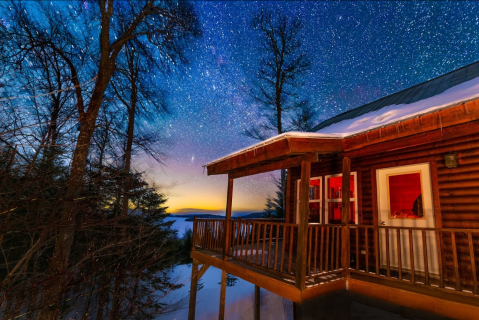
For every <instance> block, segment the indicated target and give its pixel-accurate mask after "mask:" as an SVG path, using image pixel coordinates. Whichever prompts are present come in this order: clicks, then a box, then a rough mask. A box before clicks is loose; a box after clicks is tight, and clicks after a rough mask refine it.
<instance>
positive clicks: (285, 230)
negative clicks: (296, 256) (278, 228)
mask: <svg viewBox="0 0 479 320" xmlns="http://www.w3.org/2000/svg"><path fill="white" fill-rule="evenodd" d="M287 232H288V227H287V226H283V247H282V248H281V257H280V261H281V266H280V268H279V271H280V272H283V266H284V256H285V251H286V250H285V249H286V235H287Z"/></svg>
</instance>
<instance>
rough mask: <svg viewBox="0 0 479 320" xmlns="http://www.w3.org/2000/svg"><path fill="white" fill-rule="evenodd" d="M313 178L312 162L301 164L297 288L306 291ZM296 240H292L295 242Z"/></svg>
mask: <svg viewBox="0 0 479 320" xmlns="http://www.w3.org/2000/svg"><path fill="white" fill-rule="evenodd" d="M310 177H311V162H306V161H303V162H301V194H300V197H299V199H300V200H299V201H300V202H299V224H298V243H297V249H296V287H298V288H299V289H300V290H304V289H305V280H306V250H307V246H308V242H307V241H308V215H309V179H310ZM293 240H294V239H292V238H291V239H290V241H293Z"/></svg>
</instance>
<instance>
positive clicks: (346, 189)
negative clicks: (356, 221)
mask: <svg viewBox="0 0 479 320" xmlns="http://www.w3.org/2000/svg"><path fill="white" fill-rule="evenodd" d="M350 185H351V159H349V158H348V157H344V158H343V180H342V188H343V190H342V195H341V197H342V207H341V223H342V224H348V223H349V221H350V220H351V219H350V212H349V211H350V205H349V204H350V198H351V196H350Z"/></svg>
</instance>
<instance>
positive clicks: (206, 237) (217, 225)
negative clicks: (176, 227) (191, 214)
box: [193, 219, 226, 253]
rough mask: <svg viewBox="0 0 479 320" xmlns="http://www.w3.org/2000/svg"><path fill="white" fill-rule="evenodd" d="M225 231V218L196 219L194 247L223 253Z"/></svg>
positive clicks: (194, 224)
mask: <svg viewBox="0 0 479 320" xmlns="http://www.w3.org/2000/svg"><path fill="white" fill-rule="evenodd" d="M225 231H226V230H225V220H224V219H195V220H194V223H193V247H199V248H202V249H205V250H210V251H214V252H218V253H222V252H223V248H224V237H225Z"/></svg>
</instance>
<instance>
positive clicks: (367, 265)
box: [364, 227, 369, 273]
mask: <svg viewBox="0 0 479 320" xmlns="http://www.w3.org/2000/svg"><path fill="white" fill-rule="evenodd" d="M368 230H369V228H368V227H366V228H364V242H365V245H364V246H365V247H366V273H369V243H368V239H369V232H368Z"/></svg>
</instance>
